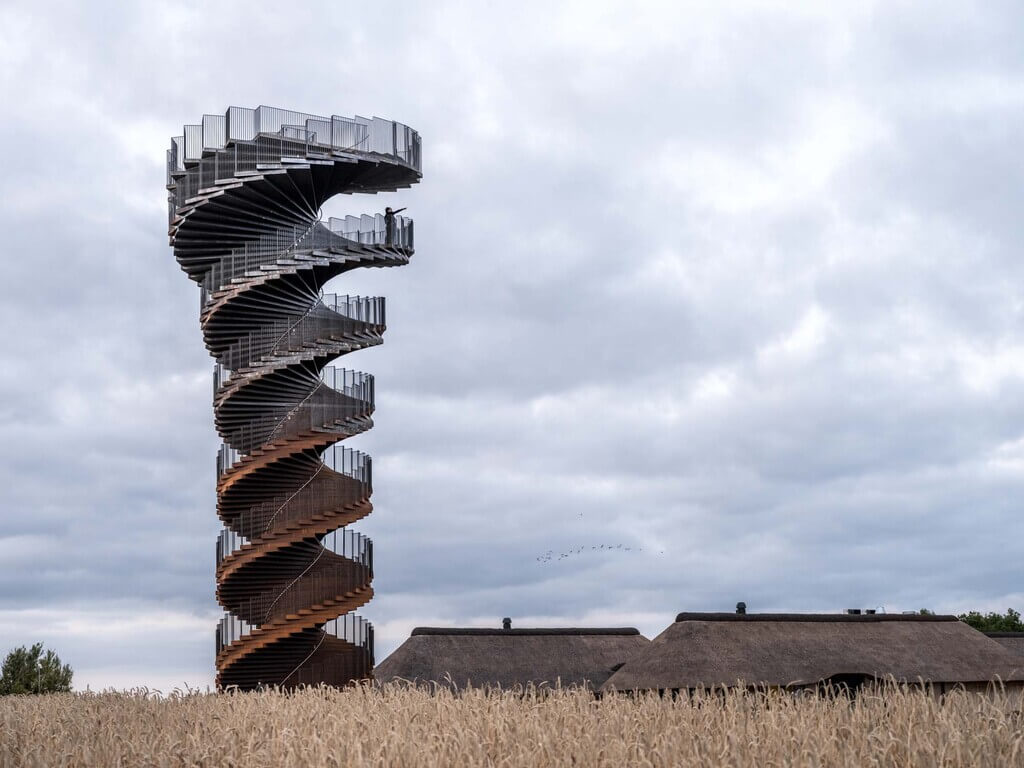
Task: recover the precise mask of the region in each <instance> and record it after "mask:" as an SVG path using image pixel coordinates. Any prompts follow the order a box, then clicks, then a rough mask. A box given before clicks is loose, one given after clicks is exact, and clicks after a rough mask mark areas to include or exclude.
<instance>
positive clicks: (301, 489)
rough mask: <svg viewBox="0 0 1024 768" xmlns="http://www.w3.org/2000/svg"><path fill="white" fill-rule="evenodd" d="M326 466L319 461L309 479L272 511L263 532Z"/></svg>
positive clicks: (267, 529) (268, 528)
mask: <svg viewBox="0 0 1024 768" xmlns="http://www.w3.org/2000/svg"><path fill="white" fill-rule="evenodd" d="M326 466H327V465H326V464H324V463H323V462H321V463H320V466H319V467H317V468H316V472H314V473H313V474H312V475H310V476H309V479H308V480H307V481H306V482H304V483H303V484H302V485H301V486H299V489H298V490H297V491H295V493H293V494H292V495H291V496H289V497H288V498H287V500H286V501H285V502H284V503H283V504H282V505H281V506H280V507H278V508H277V510H276V511H275V512H274V514H272V515H271V516H270V519H269V520H268V521H267V524H266V525H265V526H264V528H263V532H264V533H266V532H267V531H269V530H270V526H271V525H273V524H274V520H276V519H277V516H278V514H279V513H280V512H281V510H282V509H284V508H285V507H287V506H288V505H289V504H291V502H292V499H294V498H295V497H296V496H298V495H299V494H300V493H302V492H303V491H304V490H305V489H306V486H307V485H309V484H310V483H312V482H313V480H314V479H315V478H316V476H317V475H319V474H320V472H321V471H322V470H323V469H324V468H325V467H326Z"/></svg>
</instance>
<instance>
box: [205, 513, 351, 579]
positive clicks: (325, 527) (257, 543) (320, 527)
mask: <svg viewBox="0 0 1024 768" xmlns="http://www.w3.org/2000/svg"><path fill="white" fill-rule="evenodd" d="M368 514H370V512H369V511H368V510H365V511H364V510H352V511H351V514H338V515H312V516H310V517H309V518H306V519H304V520H302V521H301V522H298V523H295V524H289V525H286V526H282V527H280V528H276V529H274V530H273V531H271V532H269V533H267V534H264V535H263V536H260V537H259V538H256V539H253V540H251V541H248V542H246V543H245V544H243V545H242V546H241V547H239V548H238V549H237V550H235V551H234V552H232V553H230V554H228V555H225V557H224V559H223V560H221V561H220V563H219V564H218V565H217V579H218V581H224V580H225V579H227V578H228V577H230V576H231V575H232V574H233V573H235V572H236V571H239V570H241V569H242V568H244V567H245V566H247V565H249V564H250V563H251V562H253V561H254V560H256V559H258V558H260V557H262V556H264V555H267V554H270V553H272V552H276V551H279V550H282V549H285V548H286V547H290V546H292V545H293V544H295V543H296V542H298V541H304V540H306V539H309V538H311V537H314V536H319V535H322V534H326V533H330V532H331V531H335V530H337V529H338V528H339V527H344V526H346V525H351V524H352V523H355V522H358V521H359V520H362V519H363V518H364V517H366V516H367V515H368ZM316 518H322V519H316Z"/></svg>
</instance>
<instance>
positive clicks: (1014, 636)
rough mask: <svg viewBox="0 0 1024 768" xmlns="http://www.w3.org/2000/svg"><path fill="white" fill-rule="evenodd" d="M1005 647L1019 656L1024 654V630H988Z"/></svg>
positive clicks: (987, 633)
mask: <svg viewBox="0 0 1024 768" xmlns="http://www.w3.org/2000/svg"><path fill="white" fill-rule="evenodd" d="M985 635H986V636H988V637H990V638H992V639H993V640H995V641H996V642H997V643H999V644H1000V645H1001V646H1003V648H1005V649H1006V650H1008V651H1010V652H1011V653H1014V654H1016V655H1018V656H1024V632H986V633H985Z"/></svg>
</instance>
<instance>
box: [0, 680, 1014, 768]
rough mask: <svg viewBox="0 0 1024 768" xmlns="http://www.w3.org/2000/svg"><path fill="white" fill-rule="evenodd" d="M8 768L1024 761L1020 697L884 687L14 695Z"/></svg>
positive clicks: (2, 718)
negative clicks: (618, 692) (691, 692)
mask: <svg viewBox="0 0 1024 768" xmlns="http://www.w3.org/2000/svg"><path fill="white" fill-rule="evenodd" d="M0 764H2V765H3V766H15V765H17V766H57V765H62V766H63V765H90V766H149V765H158V766H186V765H188V766H199V765H201V766H275V767H276V766H303V765H330V766H360V765H374V766H464V765H466V766H468V765H473V766H476V765H488V766H490V765H493V766H538V765H559V766H561V765H579V766H588V767H589V766H626V765H630V766H632V765H638V766H758V768H765V767H766V766H858V768H859V767H860V766H1016V765H1024V733H1022V723H1021V718H1020V715H1019V714H1017V713H1014V712H1012V710H1010V709H1009V708H1008V702H1007V701H1006V700H1003V699H1000V697H999V696H997V697H996V698H995V699H991V698H989V697H985V696H980V695H975V694H953V695H950V696H947V698H946V700H945V701H944V702H943V703H941V704H940V703H939V702H937V701H936V700H935V699H934V698H933V697H930V696H928V695H927V694H922V693H920V692H907V691H901V690H892V689H890V690H886V691H884V692H878V691H874V692H872V693H870V694H867V695H861V696H860V697H858V698H857V699H856V700H855V701H854V702H852V703H851V702H850V701H848V700H846V699H844V698H816V697H793V696H789V695H786V694H782V693H769V694H743V693H740V694H728V695H725V696H701V697H696V698H695V699H693V700H687V699H680V700H672V699H659V698H657V697H652V696H642V697H638V698H630V697H626V696H611V697H605V698H604V699H602V700H600V701H596V700H595V699H594V698H593V696H591V695H589V694H587V693H585V692H580V691H575V690H568V691H556V692H554V693H552V694H550V695H537V694H536V693H533V692H527V693H526V694H525V695H516V694H513V693H507V692H506V693H489V694H488V693H484V692H480V691H473V692H470V693H467V694H464V695H461V696H453V695H452V694H450V693H447V692H444V691H441V692H438V693H437V695H429V694H427V693H424V692H422V691H416V690H408V689H404V688H400V687H397V686H386V687H384V688H383V689H376V690H374V689H370V688H361V689H355V690H348V691H337V690H331V689H312V690H305V691H301V692H299V693H295V694H281V693H274V692H267V693H251V694H237V695H220V696H218V695H209V694H177V693H176V694H173V695H171V696H169V697H159V696H156V695H147V693H146V692H144V691H140V692H136V693H130V694H115V693H104V694H58V695H51V696H8V697H5V698H3V699H0Z"/></svg>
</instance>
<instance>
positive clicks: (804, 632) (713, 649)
mask: <svg viewBox="0 0 1024 768" xmlns="http://www.w3.org/2000/svg"><path fill="white" fill-rule="evenodd" d="M890 676H892V677H894V678H896V680H898V681H901V682H908V683H916V682H917V681H919V680H924V681H926V682H931V683H934V684H935V685H936V688H937V689H938V690H940V691H941V690H945V688H946V686H948V685H956V684H960V683H964V684H972V685H974V687H977V685H978V684H981V685H984V684H987V683H988V682H989V681H992V680H994V679H996V678H999V679H1000V680H1002V681H1004V682H1010V683H1011V684H1012V685H1015V686H1017V687H1019V686H1021V685H1024V659H1022V658H1021V657H1020V656H1014V655H1013V654H1011V653H1010V652H1009V651H1008V650H1006V649H1005V648H1003V647H1002V646H1001V645H1000V644H999V643H998V642H996V640H993V639H990V638H987V637H985V635H984V634H982V633H981V632H978V631H976V630H974V629H972V628H971V627H969V626H968V625H967V624H965V623H963V622H962V621H958V620H957V619H956V617H955V616H932V615H926V616H921V615H892V614H889V615H879V614H873V615H847V614H834V615H833V614H735V613H681V614H679V616H677V617H676V621H675V623H674V624H672V625H671V626H670V627H669V628H668V629H666V630H665V631H664V632H662V633H661V634H660V635H659V636H658V637H656V638H655V639H654V640H652V641H651V643H650V645H648V646H647V648H646V649H644V650H643V651H641V652H640V653H639V654H637V656H636V657H635V658H633V659H632V660H631V661H629V662H627V663H626V664H625V665H624V666H623V667H622V668H621V669H619V670H618V671H617V672H616V673H615V674H614V675H612V676H611V677H610V678H609V679H608V680H607V681H606V682H605V684H604V686H603V688H602V690H606V691H610V690H618V691H630V690H662V691H664V690H680V689H693V688H699V687H701V686H704V687H711V686H736V685H747V686H758V685H767V686H795V687H799V686H813V685H817V684H818V683H820V682H823V681H828V682H837V683H838V682H842V683H847V684H850V685H857V684H859V683H861V682H863V681H865V680H868V679H872V678H889V677H890Z"/></svg>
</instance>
